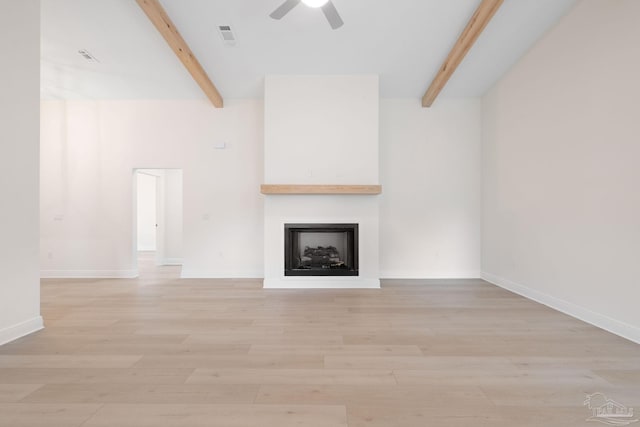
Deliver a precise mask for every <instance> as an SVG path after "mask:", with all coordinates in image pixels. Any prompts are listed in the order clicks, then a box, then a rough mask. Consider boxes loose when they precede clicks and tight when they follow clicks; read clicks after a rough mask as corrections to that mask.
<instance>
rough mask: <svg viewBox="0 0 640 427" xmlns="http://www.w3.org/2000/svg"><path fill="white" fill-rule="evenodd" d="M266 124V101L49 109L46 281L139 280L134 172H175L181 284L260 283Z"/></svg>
mask: <svg viewBox="0 0 640 427" xmlns="http://www.w3.org/2000/svg"><path fill="white" fill-rule="evenodd" d="M262 122H263V108H262V103H261V102H260V101H234V100H229V101H228V102H227V103H226V107H225V108H224V109H222V110H220V109H214V108H213V107H212V106H211V105H210V104H209V103H207V102H205V101H100V102H95V101H68V102H62V101H60V102H58V101H46V102H43V103H42V123H41V128H42V138H41V139H42V141H41V143H42V159H43V161H42V166H41V170H42V209H41V227H42V233H41V245H42V250H41V265H42V274H43V276H47V277H82V276H85V277H87V276H89V277H100V276H108V277H131V276H135V275H136V274H137V272H136V270H135V257H134V256H133V252H134V245H133V230H134V229H133V200H134V198H133V193H132V191H133V185H132V184H133V182H132V179H133V170H134V169H139V168H168V169H174V168H176V169H182V170H183V173H184V175H183V181H184V182H183V185H184V192H183V204H184V206H183V215H184V218H183V220H184V230H183V247H182V257H183V259H184V260H183V261H184V264H183V271H182V274H183V276H186V277H194V276H201V277H202V276H204V277H261V276H262V272H263V267H262V265H263V264H262V263H263V258H262V235H263V231H262V199H261V196H260V193H259V186H260V184H261V182H262V140H263V128H262ZM220 141H224V142H226V143H227V149H224V150H217V149H214V144H216V143H217V142H220Z"/></svg>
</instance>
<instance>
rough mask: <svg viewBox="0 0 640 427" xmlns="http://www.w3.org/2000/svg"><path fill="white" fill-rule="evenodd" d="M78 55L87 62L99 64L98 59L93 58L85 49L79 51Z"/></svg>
mask: <svg viewBox="0 0 640 427" xmlns="http://www.w3.org/2000/svg"><path fill="white" fill-rule="evenodd" d="M78 53H79V54H80V56H82V57H83V58H84V59H86V60H87V61H89V62H96V63H98V62H100V61H98V58H96V57H95V56H93V54H92V53H91V52H89V51H88V50H86V49H80V50H79V51H78Z"/></svg>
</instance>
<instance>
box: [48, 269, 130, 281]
mask: <svg viewBox="0 0 640 427" xmlns="http://www.w3.org/2000/svg"><path fill="white" fill-rule="evenodd" d="M135 277H138V270H41V271H40V278H42V279H133V278H135Z"/></svg>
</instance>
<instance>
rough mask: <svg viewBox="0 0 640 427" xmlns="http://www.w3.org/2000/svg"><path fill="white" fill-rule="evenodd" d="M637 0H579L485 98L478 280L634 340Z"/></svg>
mask: <svg viewBox="0 0 640 427" xmlns="http://www.w3.org/2000/svg"><path fill="white" fill-rule="evenodd" d="M638 17H640V2H638V1H637V0H618V1H609V0H584V1H582V2H580V3H578V4H577V6H576V7H575V8H574V9H573V10H572V11H571V12H570V13H569V15H567V16H566V17H565V18H564V19H563V20H562V21H561V22H560V23H559V24H558V26H557V27H556V28H555V29H554V30H552V31H551V32H550V33H549V34H547V36H545V37H544V38H543V39H542V40H541V41H540V42H539V43H538V44H537V45H536V46H535V47H534V48H533V49H532V50H531V51H530V52H529V53H528V54H527V55H526V56H525V57H524V58H523V59H522V60H521V61H520V62H519V63H518V64H517V65H516V66H515V68H514V69H512V70H511V71H510V72H509V73H508V74H507V75H506V76H505V77H504V78H503V79H502V80H501V81H500V82H499V83H498V84H497V85H496V86H495V87H494V88H493V89H492V90H491V91H490V92H489V93H488V94H487V95H486V97H485V98H484V142H483V144H484V145H483V164H484V175H483V177H484V192H483V196H484V209H483V251H482V256H483V261H482V268H483V271H484V277H485V278H487V279H488V280H490V281H492V282H494V283H497V284H500V285H502V286H505V287H507V288H510V289H513V290H515V291H516V292H519V293H522V294H524V295H527V296H529V297H532V298H534V299H537V300H539V301H542V302H543V303H545V304H548V305H551V306H553V307H556V308H558V309H560V310H563V311H565V312H568V313H570V314H573V315H574V316H577V317H580V318H582V319H584V320H587V321H589V322H592V323H594V324H597V325H599V326H601V327H603V328H605V329H609V330H611V331H613V332H616V333H618V334H621V335H623V336H626V337H628V338H631V339H633V340H635V341H637V342H640V311H639V310H638V300H639V299H640V258H639V255H640V190H639V189H638V184H639V183H640V167H639V166H638V164H639V163H638V162H639V159H640V137H639V136H640V120H639V117H640V115H639V110H638V99H640V79H639V78H638V76H640V44H639V43H638V40H640V26H639V25H638Z"/></svg>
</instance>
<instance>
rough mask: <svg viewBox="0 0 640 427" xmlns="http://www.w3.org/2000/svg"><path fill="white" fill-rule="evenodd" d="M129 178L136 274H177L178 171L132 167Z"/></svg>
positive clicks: (179, 238)
mask: <svg viewBox="0 0 640 427" xmlns="http://www.w3.org/2000/svg"><path fill="white" fill-rule="evenodd" d="M133 178H134V179H133V186H134V192H133V194H134V206H135V209H134V211H135V212H134V218H133V220H134V227H133V228H134V230H133V253H134V264H135V265H137V268H138V274H139V275H147V274H150V273H152V272H153V273H158V272H160V271H164V272H166V273H171V272H174V270H175V273H177V276H179V275H180V269H181V267H180V266H182V170H181V169H134V171H133ZM168 266H172V267H171V268H169V267H168Z"/></svg>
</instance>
